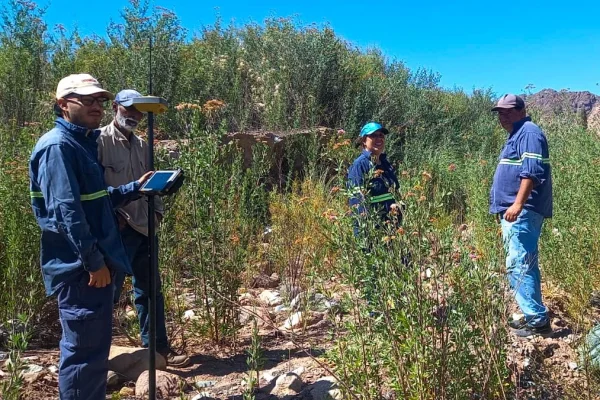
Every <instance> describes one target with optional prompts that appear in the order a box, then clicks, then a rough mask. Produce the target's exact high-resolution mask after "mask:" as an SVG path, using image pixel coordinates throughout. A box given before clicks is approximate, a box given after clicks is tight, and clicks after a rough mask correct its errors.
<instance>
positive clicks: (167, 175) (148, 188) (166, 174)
mask: <svg viewBox="0 0 600 400" xmlns="http://www.w3.org/2000/svg"><path fill="white" fill-rule="evenodd" d="M180 173H181V170H179V169H178V170H175V171H156V172H155V173H153V174H152V176H151V177H150V179H148V180H147V181H146V182H145V183H144V185H143V186H142V187H141V188H140V192H144V193H162V192H164V191H165V190H167V189H168V188H169V187H170V186H171V185H172V184H173V182H175V180H176V179H177V177H178V176H179V174H180Z"/></svg>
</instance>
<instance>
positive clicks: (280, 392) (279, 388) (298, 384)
mask: <svg viewBox="0 0 600 400" xmlns="http://www.w3.org/2000/svg"><path fill="white" fill-rule="evenodd" d="M300 390H302V379H300V377H299V376H298V375H296V374H295V373H293V372H288V373H287V374H284V375H281V376H280V377H279V378H277V380H276V381H275V387H274V388H273V390H272V391H271V395H275V396H287V395H294V394H297V393H298V392H300Z"/></svg>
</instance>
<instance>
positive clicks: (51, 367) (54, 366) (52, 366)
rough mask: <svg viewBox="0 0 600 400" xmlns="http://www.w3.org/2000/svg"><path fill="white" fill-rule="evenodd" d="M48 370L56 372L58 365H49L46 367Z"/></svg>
mask: <svg viewBox="0 0 600 400" xmlns="http://www.w3.org/2000/svg"><path fill="white" fill-rule="evenodd" d="M48 371H50V372H51V373H53V374H58V367H57V366H56V365H51V366H49V367H48Z"/></svg>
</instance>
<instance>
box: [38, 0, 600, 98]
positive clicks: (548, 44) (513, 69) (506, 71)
mask: <svg viewBox="0 0 600 400" xmlns="http://www.w3.org/2000/svg"><path fill="white" fill-rule="evenodd" d="M38 4H39V5H41V6H44V5H46V6H47V7H48V8H47V13H46V22H47V23H48V25H49V28H50V29H52V27H53V26H54V25H55V24H58V23H61V24H63V25H64V26H65V27H66V28H67V29H69V30H70V29H72V28H73V27H74V26H75V25H77V26H78V27H79V30H80V32H81V33H82V34H84V35H88V34H92V33H95V34H99V35H101V36H104V35H105V33H106V27H107V26H108V23H109V21H110V20H113V21H117V22H118V21H120V20H121V17H120V12H121V10H123V8H124V7H126V6H127V5H128V1H127V0H99V1H84V2H78V1H74V0H40V1H39V2H38ZM152 4H153V5H159V6H162V7H165V8H168V9H170V10H172V11H174V12H175V14H177V16H178V17H179V18H180V20H181V23H182V25H183V26H184V27H185V28H187V29H188V31H189V32H190V33H191V34H193V33H194V32H198V30H199V29H200V28H201V27H202V26H206V25H212V24H213V23H214V21H215V19H216V16H217V15H220V16H221V18H222V20H223V22H224V23H225V24H227V23H229V22H231V21H233V22H234V23H235V24H236V25H242V24H244V23H247V22H250V21H253V22H262V21H263V20H264V19H265V18H267V17H274V16H276V17H296V19H297V20H298V21H299V22H300V23H303V24H309V23H317V24H325V23H328V24H329V25H330V26H331V27H332V28H333V29H334V31H335V32H336V33H337V34H338V35H340V36H341V37H343V38H344V39H346V40H348V41H349V42H351V43H354V44H355V45H357V46H359V47H361V48H366V47H379V48H381V49H382V50H383V52H384V53H385V54H386V55H387V56H388V57H389V58H390V59H397V60H401V61H403V62H404V63H405V64H406V65H407V66H408V67H409V68H411V69H416V68H419V67H424V68H427V69H430V70H433V71H435V72H438V73H440V74H441V84H442V85H443V86H445V87H450V88H451V87H461V88H463V89H465V90H466V91H467V92H470V91H471V90H472V89H473V88H492V90H494V91H495V92H496V93H498V94H502V93H505V92H519V93H521V92H523V90H524V88H525V87H526V86H527V85H528V84H533V85H534V86H535V88H536V89H535V90H540V89H543V88H553V89H556V90H560V89H570V90H589V91H591V92H594V93H600V86H598V85H597V83H600V17H599V15H600V3H599V2H591V1H587V0H586V1H570V2H564V1H561V2H558V1H556V0H547V1H538V0H534V1H527V2H518V1H508V2H504V3H502V2H498V1H496V2H489V1H483V0H482V1H461V2H452V1H440V0H434V1H411V2H405V1H387V0H381V1H354V0H351V1H322V2H318V1H313V0H304V1H302V0H298V1H294V2H290V1H283V0H281V1H274V0H263V1H239V0H230V1H228V2H221V1H216V0H196V1H191V0H154V2H153V3H152Z"/></svg>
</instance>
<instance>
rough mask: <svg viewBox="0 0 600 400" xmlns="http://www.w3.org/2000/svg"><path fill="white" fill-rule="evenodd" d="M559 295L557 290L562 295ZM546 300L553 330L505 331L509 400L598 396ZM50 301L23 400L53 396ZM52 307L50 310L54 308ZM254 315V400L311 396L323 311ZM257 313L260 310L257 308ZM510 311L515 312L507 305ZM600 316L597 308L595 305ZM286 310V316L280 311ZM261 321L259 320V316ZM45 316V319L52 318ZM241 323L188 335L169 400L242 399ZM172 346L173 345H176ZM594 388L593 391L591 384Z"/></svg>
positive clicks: (129, 386)
mask: <svg viewBox="0 0 600 400" xmlns="http://www.w3.org/2000/svg"><path fill="white" fill-rule="evenodd" d="M261 291H263V289H255V290H254V291H249V292H248V293H249V294H248V295H246V299H245V300H244V301H245V303H246V304H247V305H251V304H254V305H256V304H258V302H259V300H260V293H261ZM563 295H564V294H563ZM546 302H547V305H548V306H549V308H550V309H551V310H552V327H553V330H554V333H553V335H552V336H551V337H548V338H541V337H535V338H528V339H520V338H517V337H515V336H514V335H511V338H510V343H509V344H508V348H507V358H508V363H509V368H510V369H511V371H512V376H511V379H512V380H513V383H514V385H515V387H516V391H515V392H511V393H507V394H506V397H507V398H514V399H548V400H554V399H556V400H558V399H579V398H600V396H595V395H594V393H593V388H591V387H589V386H588V384H587V382H588V381H589V380H588V378H589V377H588V376H586V375H587V374H586V371H585V369H583V368H582V366H581V365H579V364H580V361H579V357H578V354H577V351H576V349H577V347H578V346H579V344H580V343H581V339H582V334H581V333H580V332H577V329H576V328H575V327H573V326H571V325H570V323H569V321H568V319H567V318H566V316H565V313H564V310H563V309H562V302H561V294H558V295H556V294H555V295H553V296H550V297H547V299H546ZM53 307H55V305H52V304H50V305H48V309H47V310H46V313H47V320H48V323H47V324H46V327H45V330H44V332H37V333H36V340H34V342H33V344H32V347H31V349H30V350H28V351H27V352H26V353H25V354H24V357H25V359H26V360H27V361H28V362H29V363H33V364H36V365H39V366H42V367H44V371H45V373H43V374H41V375H40V376H38V377H37V378H36V379H35V380H34V381H33V382H28V383H26V385H25V393H26V395H25V398H26V399H36V400H43V399H56V398H58V395H57V374H56V372H53V371H52V372H51V371H50V370H49V368H51V367H53V366H58V362H59V352H58V348H57V345H58V340H59V338H60V324H59V323H58V322H57V318H56V317H57V316H56V312H55V311H54V313H53ZM54 309H55V308H54ZM253 310H254V311H256V312H257V313H258V314H259V315H260V314H261V313H263V312H264V314H263V315H267V318H268V316H271V320H270V321H269V322H266V321H263V322H261V324H260V325H261V327H260V332H259V334H260V337H261V340H260V342H261V348H262V351H263V357H262V358H263V361H264V366H263V367H262V369H261V371H263V372H261V380H260V388H259V390H258V391H257V392H256V393H255V398H256V399H290V400H291V399H307V400H308V399H313V396H312V392H311V389H312V387H313V385H314V384H315V382H317V381H318V380H319V379H320V378H323V377H326V376H331V375H332V374H333V373H332V370H331V368H330V367H331V366H329V365H328V363H327V360H326V359H325V358H324V357H322V356H323V354H324V353H325V352H326V351H327V350H328V349H329V348H331V346H332V337H331V322H330V319H329V318H327V315H326V314H327V313H314V314H313V317H314V316H315V315H316V316H317V317H316V318H311V320H310V321H309V322H310V323H307V324H306V325H305V327H304V329H302V330H298V331H294V333H293V334H292V333H290V332H288V331H285V330H282V329H280V327H279V328H278V326H279V324H281V323H282V322H283V320H282V318H283V317H274V318H273V313H272V307H268V306H264V305H263V306H261V307H259V308H255V309H253ZM261 310H262V311H261ZM514 311H517V310H516V309H514ZM595 311H596V313H597V314H598V315H600V312H598V311H599V310H595ZM287 315H289V314H287ZM261 318H262V317H261ZM51 321H52V322H51ZM250 321H251V320H250V319H248V320H246V321H245V322H246V324H245V326H244V327H243V328H242V329H241V331H240V332H239V334H238V336H237V341H236V343H235V347H232V346H215V345H214V344H211V343H209V342H206V341H204V342H203V341H200V340H198V339H189V340H187V342H186V347H185V348H178V350H184V351H185V352H186V353H187V354H188V355H189V356H190V357H191V362H192V364H191V365H190V366H189V367H187V368H182V369H174V368H169V369H168V371H169V372H171V373H173V374H176V375H178V376H179V377H181V378H182V379H184V380H185V382H186V383H187V387H186V388H185V390H183V391H181V392H180V394H178V396H176V397H172V398H183V399H196V400H200V399H204V400H208V399H227V400H235V399H242V398H243V393H244V390H245V388H246V384H245V379H246V377H247V373H248V366H247V358H248V355H247V353H246V349H247V348H248V347H249V345H250V343H251V336H252V326H251V325H252V324H251V322H250ZM113 343H114V344H115V345H119V346H131V341H130V339H128V338H127V337H126V336H124V335H123V334H122V333H121V332H120V331H119V329H118V328H115V336H114V339H113ZM175 346H176V347H177V345H176V344H175ZM299 367H303V372H302V375H301V383H302V388H301V389H300V390H298V391H297V392H296V393H295V394H289V395H285V396H278V395H274V394H272V392H273V391H274V387H275V382H276V380H275V379H272V378H271V379H268V377H266V375H268V374H265V373H264V372H265V371H278V372H277V373H275V375H274V376H277V374H281V373H286V372H290V371H295V370H297V369H298V368H299ZM134 388H135V382H125V383H124V384H120V385H119V386H117V387H114V388H110V390H109V394H108V395H107V399H136V397H134V396H133V395H132V394H133V393H134ZM596 392H597V388H596Z"/></svg>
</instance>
